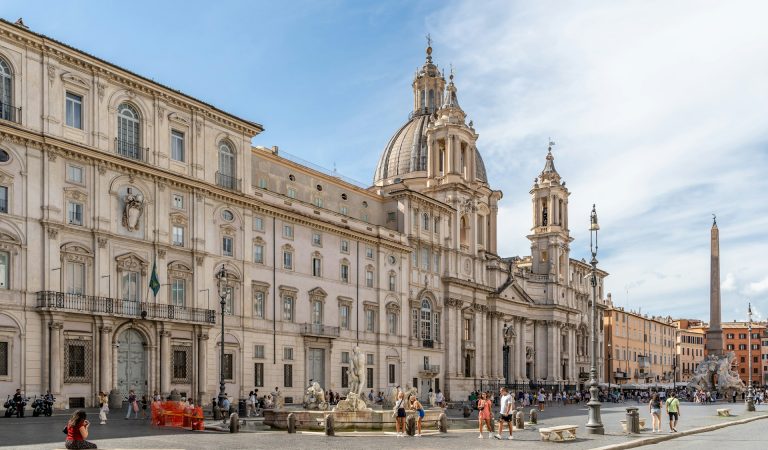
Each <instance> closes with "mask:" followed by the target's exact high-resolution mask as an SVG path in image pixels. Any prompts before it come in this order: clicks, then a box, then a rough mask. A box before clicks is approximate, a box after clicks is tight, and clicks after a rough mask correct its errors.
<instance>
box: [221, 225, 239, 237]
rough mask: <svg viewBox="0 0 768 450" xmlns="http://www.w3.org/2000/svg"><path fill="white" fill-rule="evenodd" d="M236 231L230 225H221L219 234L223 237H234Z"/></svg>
mask: <svg viewBox="0 0 768 450" xmlns="http://www.w3.org/2000/svg"><path fill="white" fill-rule="evenodd" d="M236 231H237V230H235V227H233V226H231V225H222V227H221V234H223V235H224V236H234V235H235V233H236Z"/></svg>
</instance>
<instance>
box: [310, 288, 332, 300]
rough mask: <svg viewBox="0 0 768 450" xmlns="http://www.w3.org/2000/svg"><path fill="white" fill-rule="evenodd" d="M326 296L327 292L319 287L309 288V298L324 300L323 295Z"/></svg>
mask: <svg viewBox="0 0 768 450" xmlns="http://www.w3.org/2000/svg"><path fill="white" fill-rule="evenodd" d="M327 296H328V293H327V292H325V291H324V290H323V288H321V287H316V288H312V289H310V290H309V299H310V300H325V297H327Z"/></svg>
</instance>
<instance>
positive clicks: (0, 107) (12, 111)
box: [0, 102, 21, 123]
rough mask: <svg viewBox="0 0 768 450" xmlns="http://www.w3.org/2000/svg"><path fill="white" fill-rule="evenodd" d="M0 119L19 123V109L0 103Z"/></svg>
mask: <svg viewBox="0 0 768 450" xmlns="http://www.w3.org/2000/svg"><path fill="white" fill-rule="evenodd" d="M0 119H2V120H8V121H10V122H15V123H21V108H16V107H15V106H13V105H9V104H8V103H3V102H0Z"/></svg>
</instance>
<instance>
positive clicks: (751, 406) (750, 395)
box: [747, 302, 755, 411]
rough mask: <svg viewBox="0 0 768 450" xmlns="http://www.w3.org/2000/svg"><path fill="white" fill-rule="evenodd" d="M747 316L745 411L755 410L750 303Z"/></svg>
mask: <svg viewBox="0 0 768 450" xmlns="http://www.w3.org/2000/svg"><path fill="white" fill-rule="evenodd" d="M747 315H748V316H749V322H748V324H747V330H748V331H747V333H749V334H748V335H747V346H748V347H747V349H748V353H747V355H748V356H749V369H748V370H749V373H748V374H747V380H749V381H748V382H749V386H748V387H747V411H754V410H755V395H754V391H753V389H752V303H751V302H750V303H749V310H748V312H747Z"/></svg>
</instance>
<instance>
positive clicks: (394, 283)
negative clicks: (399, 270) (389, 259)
mask: <svg viewBox="0 0 768 450" xmlns="http://www.w3.org/2000/svg"><path fill="white" fill-rule="evenodd" d="M396 286H397V275H395V274H394V273H390V274H389V290H390V291H392V292H395V287H396Z"/></svg>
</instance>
